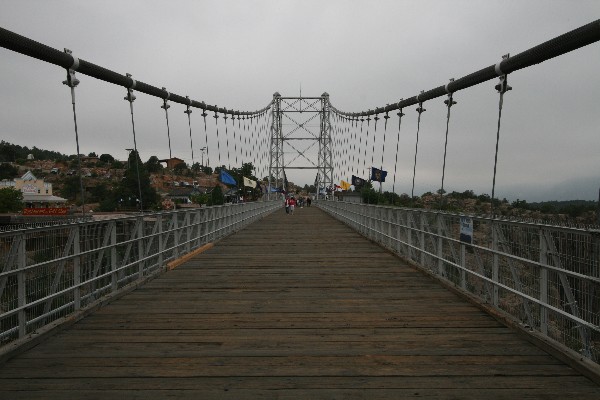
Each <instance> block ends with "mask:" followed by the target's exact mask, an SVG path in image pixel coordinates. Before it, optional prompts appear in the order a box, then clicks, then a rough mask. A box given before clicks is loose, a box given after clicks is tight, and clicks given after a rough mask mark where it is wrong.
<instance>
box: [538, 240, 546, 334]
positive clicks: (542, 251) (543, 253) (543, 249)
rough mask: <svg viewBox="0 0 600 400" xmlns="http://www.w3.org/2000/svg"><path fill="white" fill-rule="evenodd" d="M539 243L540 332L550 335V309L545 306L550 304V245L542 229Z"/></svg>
mask: <svg viewBox="0 0 600 400" xmlns="http://www.w3.org/2000/svg"><path fill="white" fill-rule="evenodd" d="M539 241H540V264H541V265H542V267H541V268H540V302H541V303H542V305H540V332H541V333H542V334H543V335H544V336H547V335H548V309H547V308H546V307H545V306H544V305H545V304H548V269H547V268H545V267H544V266H545V265H548V244H547V243H546V240H545V238H544V232H543V230H542V229H541V228H540V230H539Z"/></svg>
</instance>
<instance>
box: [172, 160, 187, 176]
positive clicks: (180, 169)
mask: <svg viewBox="0 0 600 400" xmlns="http://www.w3.org/2000/svg"><path fill="white" fill-rule="evenodd" d="M173 169H174V170H175V173H176V174H182V173H183V172H184V171H185V170H187V169H188V166H187V164H186V163H184V162H180V163H179V164H177V165H176V166H175V167H174V168H173Z"/></svg>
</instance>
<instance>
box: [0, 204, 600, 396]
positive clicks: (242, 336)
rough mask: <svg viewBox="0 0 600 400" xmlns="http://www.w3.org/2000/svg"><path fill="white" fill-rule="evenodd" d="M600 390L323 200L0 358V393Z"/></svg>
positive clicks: (275, 217)
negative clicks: (337, 215)
mask: <svg viewBox="0 0 600 400" xmlns="http://www.w3.org/2000/svg"><path fill="white" fill-rule="evenodd" d="M167 397H173V398H178V399H186V398H190V399H198V398H202V399H224V398H234V399H240V398H265V399H298V398H311V399H325V398H377V399H398V398H408V397H419V398H428V399H446V398H464V399H481V398H483V397H485V398H489V399H500V398H503V399H506V398H519V399H527V398H530V399H537V398H563V397H565V398H566V397H569V398H586V399H600V388H599V387H598V386H597V385H596V384H594V383H593V382H591V381H590V380H589V379H587V378H585V377H583V376H581V375H579V374H578V373H577V372H576V371H574V370H573V369H572V368H570V367H568V366H566V365H565V364H563V363H562V362H560V361H559V360H557V359H555V358H553V357H551V356H549V355H548V354H547V353H545V352H544V351H542V350H540V349H538V348H536V347H534V346H532V345H531V344H530V343H528V342H526V341H524V340H523V339H522V338H520V337H519V336H518V335H517V334H515V333H514V332H513V331H511V330H510V329H508V328H506V327H504V326H503V325H501V324H500V323H498V322H497V321H496V320H494V319H493V318H491V317H490V316H488V315H486V314H485V313H483V312H482V311H481V310H479V309H477V308H475V307H474V306H472V305H471V304H469V303H467V302H465V301H463V300H462V299H461V298H459V297H458V296H456V295H455V294H453V293H451V292H450V291H448V290H446V289H444V288H443V287H441V286H439V285H438V284H437V283H436V282H434V281H433V280H431V279H429V278H427V277H425V276H423V275H422V274H421V273H420V272H418V271H416V270H414V269H413V268H411V267H410V266H408V265H406V264H405V263H403V262H402V261H400V260H399V259H397V258H396V257H394V256H393V255H392V254H390V253H388V252H386V251H384V250H382V249H381V248H379V247H377V246H376V245H374V244H373V243H371V242H369V241H368V240H366V239H364V238H362V237H361V236H360V235H358V234H357V233H356V232H353V231H352V230H350V229H349V228H347V227H345V226H344V225H343V224H341V223H339V222H337V221H335V220H333V219H332V218H330V217H329V216H327V215H326V214H324V213H322V212H321V211H320V210H318V209H315V208H313V207H311V208H304V209H299V210H298V211H297V212H296V213H295V214H294V215H293V216H289V215H286V214H285V213H283V212H280V211H278V212H276V213H274V214H272V215H271V216H269V217H267V218H266V219H265V220H263V221H260V222H259V223H256V224H253V225H251V226H249V227H247V228H246V229H244V230H243V231H240V232H237V233H235V234H234V235H232V236H230V237H228V238H226V239H224V240H221V241H220V242H218V243H216V245H215V246H214V247H213V248H211V249H208V250H206V251H204V252H203V253H202V254H198V255H195V256H193V257H192V258H191V259H190V260H189V261H187V262H186V263H184V264H182V265H180V266H178V267H177V268H176V269H174V270H172V271H169V272H168V273H166V274H164V275H163V276H161V277H159V278H157V279H155V280H153V281H151V282H149V283H148V284H146V285H145V286H143V287H140V288H138V289H136V290H135V291H133V292H132V293H130V294H128V295H127V296H125V297H123V298H120V299H119V300H117V301H115V302H114V303H112V304H109V305H107V306H106V307H104V308H102V309H100V310H98V311H97V312H96V313H94V314H93V315H90V316H88V317H86V318H84V319H83V320H81V321H79V322H78V323H77V324H75V325H74V326H73V327H72V328H71V329H68V330H65V331H62V332H59V333H58V334H56V335H55V336H53V337H51V338H50V339H49V340H47V341H46V342H44V343H42V344H40V345H38V346H37V347H35V348H33V349H31V350H29V351H28V352H26V353H24V354H22V355H20V356H19V357H16V358H14V359H12V360H9V361H8V362H7V363H5V364H4V365H2V366H0V398H2V399H4V398H7V399H8V398H10V399H36V398H43V399H63V398H69V399H85V400H89V399H90V398H134V399H135V398H140V399H144V400H151V399H162V398H167Z"/></svg>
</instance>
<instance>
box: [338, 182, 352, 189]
mask: <svg viewBox="0 0 600 400" xmlns="http://www.w3.org/2000/svg"><path fill="white" fill-rule="evenodd" d="M340 186H341V187H342V190H348V189H350V186H352V185H350V184H349V183H348V182H346V181H341V182H340Z"/></svg>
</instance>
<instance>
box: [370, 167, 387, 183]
mask: <svg viewBox="0 0 600 400" xmlns="http://www.w3.org/2000/svg"><path fill="white" fill-rule="evenodd" d="M386 176H387V171H383V170H381V169H377V168H375V167H371V180H372V181H376V182H385V177H386Z"/></svg>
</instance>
